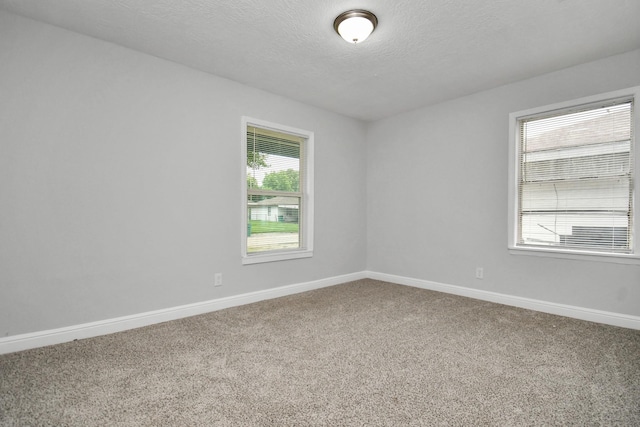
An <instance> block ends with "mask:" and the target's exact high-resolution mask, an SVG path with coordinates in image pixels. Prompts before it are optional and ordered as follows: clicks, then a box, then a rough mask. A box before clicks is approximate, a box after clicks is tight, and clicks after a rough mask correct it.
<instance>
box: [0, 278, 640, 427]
mask: <svg viewBox="0 0 640 427" xmlns="http://www.w3.org/2000/svg"><path fill="white" fill-rule="evenodd" d="M0 425H3V426H14V425H16V426H22V425H28V426H36V425H55V426H63V425H77V426H87V425H107V426H116V425H121V426H158V425H180V426H184V425H204V426H309V425H323V426H343V425H344V426H358V425H367V426H407V425H416V426H417V425H500V426H504V425H576V426H588V425H625V426H638V425H640V331H636V330H630V329H623V328H616V327H612V326H605V325H600V324H595V323H589V322H583V321H579V320H574V319H568V318H564V317H559V316H553V315H548V314H543V313H538V312H533V311H529V310H523V309H518V308H513V307H508V306H503V305H498V304H493V303H488V302H483V301H477V300H473V299H468V298H463V297H458V296H453V295H447V294H443V293H438V292H432V291H426V290H421V289H415V288H410V287H405V286H400V285H395V284H390V283H384V282H379V281H374V280H360V281H357V282H351V283H347V284H343V285H339V286H334V287H330V288H325V289H319V290H316V291H311V292H307V293H304V294H298V295H293V296H289V297H284V298H279V299H275V300H270V301H263V302H260V303H256V304H251V305H247V306H243V307H236V308H232V309H227V310H222V311H218V312H214V313H209V314H206V315H202V316H196V317H191V318H188V319H182V320H178V321H173V322H167V323H163V324H158V325H154V326H150V327H146V328H141V329H136V330H131V331H127V332H122V333H117V334H113V335H108V336H103V337H97V338H91V339H87V340H81V341H75V342H71V343H66V344H61V345H56V346H51V347H45V348H39V349H34V350H28V351H23V352H18V353H12V354H7V355H3V356H0Z"/></svg>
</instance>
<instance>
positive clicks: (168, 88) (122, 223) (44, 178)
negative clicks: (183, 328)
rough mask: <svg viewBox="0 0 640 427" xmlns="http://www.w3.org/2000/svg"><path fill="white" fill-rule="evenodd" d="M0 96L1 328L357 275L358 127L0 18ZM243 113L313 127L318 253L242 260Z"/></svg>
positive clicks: (65, 322) (14, 330)
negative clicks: (217, 284) (220, 280)
mask: <svg viewBox="0 0 640 427" xmlns="http://www.w3.org/2000/svg"><path fill="white" fill-rule="evenodd" d="M0 94H1V96H0V337H2V336H9V335H16V334H20V333H27V332H34V331H40V330H46V329H52V328H58V327H64V326H69V325H75V324H81V323H85V322H90V321H97V320H102V319H109V318H114V317H119V316H124V315H130V314H136V313H141V312H146V311H150V310H155V309H162V308H167V307H174V306H178V305H182V304H188V303H193V302H198V301H205V300H210V299H215V298H219V297H224V296H229V295H237V294H242V293H246V292H251V291H257V290H263V289H268V288H272V287H276V286H282V285H288V284H296V283H303V282H306V281H312V280H317V279H323V278H328V277H333V276H339V275H342V274H347V273H353V272H358V271H363V270H364V269H365V262H366V253H365V250H366V243H365V238H366V230H365V222H364V220H363V212H364V210H365V206H366V201H365V194H364V191H363V189H364V188H365V179H366V173H365V166H366V159H365V156H363V153H364V150H365V124H364V123H363V122H360V121H356V120H352V119H349V118H345V117H343V116H340V115H337V114H333V113H329V112H326V111H323V110H319V109H316V108H312V107H309V106H306V105H304V104H300V103H297V102H293V101H291V100H288V99H285V98H282V97H279V96H275V95H272V94H269V93H266V92H262V91H259V90H255V89H252V88H249V87H246V86H243V85H240V84H237V83H234V82H231V81H228V80H224V79H221V78H217V77H214V76H211V75H208V74H204V73H201V72H198V71H194V70H192V69H188V68H185V67H183V66H180V65H177V64H174V63H171V62H167V61H164V60H160V59H157V58H154V57H151V56H147V55H143V54H140V53H137V52H134V51H131V50H128V49H124V48H121V47H118V46H115V45H112V44H109V43H104V42H101V41H98V40H95V39H92V38H88V37H84V36H81V35H77V34H74V33H71V32H67V31H64V30H61V29H57V28H55V27H51V26H47V25H43V24H40V23H37V22H34V21H30V20H26V19H23V18H19V17H17V16H14V15H10V14H6V13H3V12H0ZM242 115H248V116H251V117H254V118H258V119H262V120H268V121H272V122H275V123H280V124H284V125H287V126H291V127H296V128H301V129H306V130H310V131H313V132H315V160H316V163H315V183H316V185H315V196H316V199H315V201H316V203H315V219H316V221H315V256H314V257H313V258H311V259H302V260H294V261H288V262H286V263H269V264H261V265H249V266H242V265H241V263H240V234H241V231H240V230H241V224H240V212H241V208H240V202H241V199H240V185H241V183H240V176H241V165H242V160H241V155H240V152H241V150H240V138H241V124H240V118H241V116H242ZM337 208H339V209H337ZM336 212H339V215H338V214H336ZM216 272H222V273H223V277H224V285H223V286H222V287H221V288H214V287H213V279H214V273H216Z"/></svg>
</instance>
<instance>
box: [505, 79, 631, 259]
mask: <svg viewBox="0 0 640 427" xmlns="http://www.w3.org/2000/svg"><path fill="white" fill-rule="evenodd" d="M624 97H633V98H634V101H635V105H634V111H633V117H632V119H631V120H632V124H631V126H632V129H633V134H632V138H633V139H634V141H632V144H633V147H634V148H633V150H634V151H633V161H634V168H635V169H634V183H633V185H634V210H633V229H634V252H633V253H630V254H613V253H601V252H595V251H576V250H570V249H560V248H531V247H522V246H518V245H517V244H516V242H517V233H518V232H517V226H518V224H517V216H518V176H519V175H518V174H519V170H518V168H519V163H518V157H519V150H520V145H519V142H518V120H519V119H520V118H522V117H527V116H532V115H535V114H542V113H545V112H550V111H553V110H562V109H569V108H573V107H578V106H580V105H586V104H592V103H596V102H601V101H606V100H608V99H616V98H624ZM639 131H640V86H635V87H631V88H627V89H622V90H618V91H613V92H607V93H603V94H600V95H594V96H588V97H585V98H580V99H575V100H572V101H566V102H561V103H557V104H552V105H546V106H543V107H536V108H532V109H529V110H523V111H517V112H514V113H511V114H509V185H508V188H509V202H508V208H509V214H508V227H509V233H508V236H509V241H508V249H509V253H511V254H513V255H531V256H543V257H553V258H565V259H574V260H584V261H601V262H610V263H617V264H638V265H640V201H639V200H638V199H639V192H640V178H639V176H640V153H639V151H640V150H639V149H640V147H638V145H637V144H635V142H636V140H637V133H638V132H639Z"/></svg>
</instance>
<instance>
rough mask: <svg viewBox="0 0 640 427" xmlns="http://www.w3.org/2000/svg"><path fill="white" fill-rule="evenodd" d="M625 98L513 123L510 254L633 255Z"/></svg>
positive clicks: (629, 113)
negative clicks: (545, 251)
mask: <svg viewBox="0 0 640 427" xmlns="http://www.w3.org/2000/svg"><path fill="white" fill-rule="evenodd" d="M633 108H634V102H633V97H629V96H627V97H623V98H617V99H609V100H604V101H600V102H597V103H590V104H588V105H581V106H577V107H572V108H563V109H560V110H553V111H548V112H540V113H536V114H533V115H530V116H524V117H518V118H517V119H516V125H515V126H516V132H517V137H516V139H517V140H516V144H517V156H516V162H517V165H516V181H517V183H516V186H517V188H516V195H515V197H516V201H515V202H516V209H515V212H514V213H515V214H516V216H517V218H516V221H515V230H514V231H515V236H514V237H515V239H514V240H515V246H516V247H520V248H527V247H529V248H546V249H561V250H564V251H571V252H576V253H578V252H582V253H584V252H587V253H608V254H633V253H634V247H635V245H636V242H635V241H634V233H633V230H634V227H635V225H636V224H634V215H635V214H634V191H635V190H634V164H635V158H634V156H635V151H634V146H633V145H634V144H633V133H632V131H633V120H634V112H633Z"/></svg>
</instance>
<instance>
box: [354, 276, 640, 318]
mask: <svg viewBox="0 0 640 427" xmlns="http://www.w3.org/2000/svg"><path fill="white" fill-rule="evenodd" d="M366 276H367V277H369V278H371V279H376V280H381V281H384V282H392V283H397V284H400V285H406V286H413V287H416V288H421V289H429V290H432V291H438V292H444V293H448V294H454V295H460V296H465V297H469V298H475V299H479V300H483V301H490V302H495V303H498V304H504V305H510V306H514V307H520V308H526V309H529V310H535V311H541V312H543V313H550V314H557V315H559V316H565V317H572V318H574V319H580V320H587V321H590V322H596V323H604V324H606V325H612V326H620V327H623V328H629V329H640V317H639V316H631V315H627V314H618V313H612V312H609V311H601V310H593V309H590V308H583V307H576V306H572V305H565V304H556V303H553V302H547V301H541V300H535V299H531V298H523V297H517V296H512V295H506V294H500V293H497V292H489V291H483V290H480V289H472V288H465V287H462V286H454V285H446V284H443V283H437V282H431V281H428V280H421V279H413V278H410V277H403V276H396V275H392V274H385V273H377V272H373V271H367V272H366Z"/></svg>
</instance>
